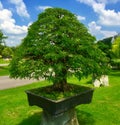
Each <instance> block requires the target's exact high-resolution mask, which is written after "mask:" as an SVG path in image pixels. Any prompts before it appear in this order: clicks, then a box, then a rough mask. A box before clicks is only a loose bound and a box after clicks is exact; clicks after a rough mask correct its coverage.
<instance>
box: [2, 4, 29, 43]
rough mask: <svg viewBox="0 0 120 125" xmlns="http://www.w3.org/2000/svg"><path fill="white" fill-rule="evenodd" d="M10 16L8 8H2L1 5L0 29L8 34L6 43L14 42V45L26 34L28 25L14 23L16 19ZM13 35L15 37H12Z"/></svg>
mask: <svg viewBox="0 0 120 125" xmlns="http://www.w3.org/2000/svg"><path fill="white" fill-rule="evenodd" d="M1 5H2V3H1ZM2 6H3V5H2ZM12 16H13V15H12V12H11V11H10V10H8V9H4V8H3V7H2V9H0V29H1V30H2V31H3V33H4V34H5V35H6V36H8V39H7V44H9V43H14V45H16V44H18V43H20V41H21V39H23V37H24V36H25V35H26V33H27V28H28V26H19V25H16V21H15V19H13V17H12ZM14 36H15V38H14V39H13V37H14Z"/></svg>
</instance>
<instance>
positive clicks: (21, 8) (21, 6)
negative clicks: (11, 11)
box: [10, 0, 30, 18]
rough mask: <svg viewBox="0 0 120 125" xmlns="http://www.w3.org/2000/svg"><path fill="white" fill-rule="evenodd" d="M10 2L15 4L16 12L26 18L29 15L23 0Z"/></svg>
mask: <svg viewBox="0 0 120 125" xmlns="http://www.w3.org/2000/svg"><path fill="white" fill-rule="evenodd" d="M10 3H12V4H14V5H15V6H16V11H17V14H18V15H19V16H21V17H27V18H29V17H30V15H29V13H28V12H27V8H26V6H25V3H24V2H23V0H10Z"/></svg>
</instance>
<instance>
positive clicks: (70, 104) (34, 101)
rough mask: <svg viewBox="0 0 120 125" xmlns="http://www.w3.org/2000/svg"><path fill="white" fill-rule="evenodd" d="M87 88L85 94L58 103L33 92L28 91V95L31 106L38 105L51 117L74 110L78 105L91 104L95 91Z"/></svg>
mask: <svg viewBox="0 0 120 125" xmlns="http://www.w3.org/2000/svg"><path fill="white" fill-rule="evenodd" d="M85 88H86V90H85V91H84V92H81V93H80V94H77V95H74V96H72V97H68V98H65V99H62V100H58V101H55V100H51V99H48V98H45V97H42V96H40V95H37V94H35V93H33V92H32V90H27V91H26V93H27V96H28V102H29V105H30V106H33V105H36V106H39V107H41V108H43V110H44V111H47V112H48V113H49V114H51V115H58V114H60V113H63V112H65V111H68V110H69V109H72V108H74V107H75V106H77V105H80V104H88V103H90V102H91V100H92V96H93V91H94V89H91V88H89V89H88V87H85Z"/></svg>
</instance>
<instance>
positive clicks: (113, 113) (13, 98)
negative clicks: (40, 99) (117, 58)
mask: <svg viewBox="0 0 120 125" xmlns="http://www.w3.org/2000/svg"><path fill="white" fill-rule="evenodd" d="M119 76H120V71H113V72H111V74H110V75H109V79H110V86H109V87H101V88H96V90H95V92H94V96H93V101H92V103H91V104H86V105H79V106H77V108H76V111H77V116H78V120H79V123H80V124H81V125H120V117H119V116H120V77H119ZM69 82H73V83H75V84H79V81H77V80H76V79H75V78H71V79H69ZM80 82H81V84H82V85H83V84H84V85H86V86H87V84H85V83H86V82H87V83H88V86H91V84H89V83H90V79H87V80H86V79H82V81H80ZM48 84H49V83H48V82H47V81H42V82H41V83H40V84H38V83H34V84H30V85H26V86H23V87H17V88H13V89H7V90H1V91H0V125H39V124H40V118H41V112H42V109H41V108H39V107H36V106H32V107H30V106H29V105H28V102H27V97H26V94H25V90H27V89H32V88H38V87H43V86H45V85H48Z"/></svg>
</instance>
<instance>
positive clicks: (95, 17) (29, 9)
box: [0, 0, 120, 46]
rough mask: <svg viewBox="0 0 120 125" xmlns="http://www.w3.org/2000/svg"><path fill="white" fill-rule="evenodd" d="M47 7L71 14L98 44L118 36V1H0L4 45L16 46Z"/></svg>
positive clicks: (119, 12) (119, 10)
mask: <svg viewBox="0 0 120 125" xmlns="http://www.w3.org/2000/svg"><path fill="white" fill-rule="evenodd" d="M49 7H60V8H64V9H67V10H69V11H71V12H72V13H74V14H75V15H76V16H77V17H78V20H80V22H82V23H83V24H85V26H86V27H87V28H88V30H89V31H90V32H91V34H92V35H94V36H95V37H96V38H97V40H98V39H103V38H105V37H109V36H113V35H116V34H118V33H120V0H0V29H1V30H2V31H3V33H4V34H5V35H6V36H8V39H7V40H6V44H7V45H9V46H16V45H19V44H20V42H21V40H22V39H23V38H24V37H25V36H26V34H27V29H28V27H29V25H30V24H31V23H32V22H34V21H35V20H37V16H38V14H39V13H41V12H43V11H44V10H45V9H46V8H49Z"/></svg>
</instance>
